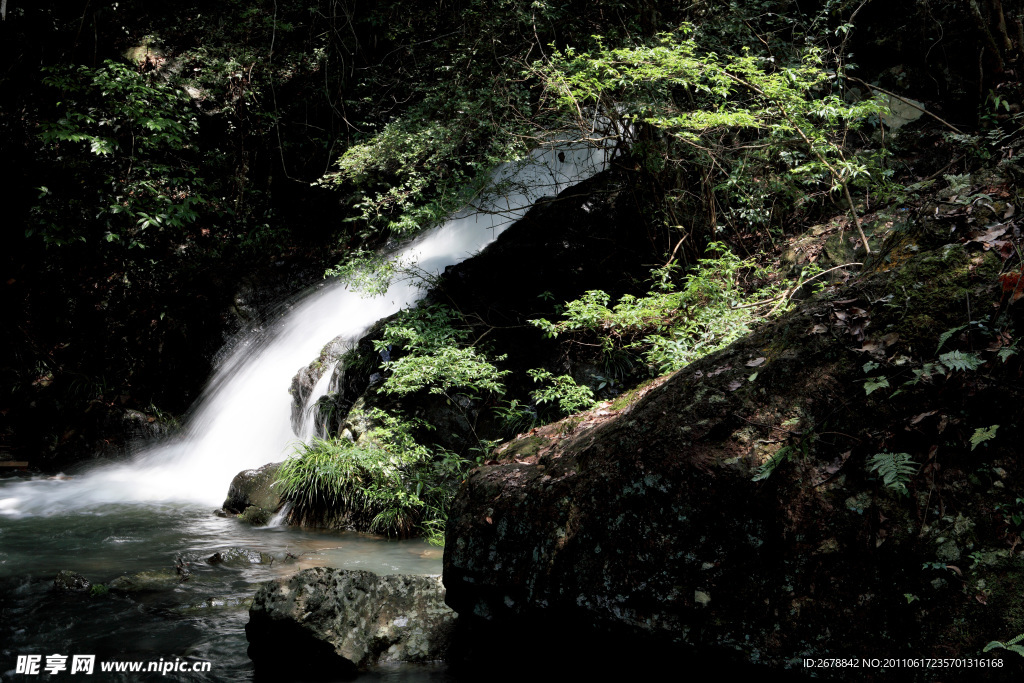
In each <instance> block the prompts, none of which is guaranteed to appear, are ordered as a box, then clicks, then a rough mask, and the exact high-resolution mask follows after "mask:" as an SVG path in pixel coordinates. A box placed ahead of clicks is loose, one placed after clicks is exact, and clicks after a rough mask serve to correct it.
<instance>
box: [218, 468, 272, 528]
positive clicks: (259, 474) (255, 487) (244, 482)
mask: <svg viewBox="0 0 1024 683" xmlns="http://www.w3.org/2000/svg"><path fill="white" fill-rule="evenodd" d="M280 466H281V464H280V463H270V464H269V465H264V466H263V467H261V468H259V469H256V470H245V471H244V472H239V473H238V474H236V475H235V478H234V479H232V480H231V486H230V487H228V497H227V499H226V500H225V501H224V509H225V510H227V511H228V512H233V513H235V514H239V513H246V514H247V515H248V519H247V521H262V523H263V524H266V521H267V520H269V519H270V518H271V517H272V516H273V514H274V513H275V512H277V511H278V510H279V509H280V508H281V505H282V504H283V503H284V501H283V500H282V499H281V496H280V495H279V494H278V493H277V489H276V488H275V487H274V485H273V484H274V481H275V480H276V478H277V468H279V467H280ZM250 508H255V510H250Z"/></svg>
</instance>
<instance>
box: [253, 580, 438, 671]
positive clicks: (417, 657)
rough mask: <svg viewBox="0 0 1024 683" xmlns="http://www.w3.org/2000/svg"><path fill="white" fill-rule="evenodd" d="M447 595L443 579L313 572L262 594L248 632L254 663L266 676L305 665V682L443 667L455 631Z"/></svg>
mask: <svg viewBox="0 0 1024 683" xmlns="http://www.w3.org/2000/svg"><path fill="white" fill-rule="evenodd" d="M444 595H445V591H444V586H443V585H442V583H441V578H440V577H439V576H416V575H407V574H393V575H387V576H378V575H377V574H374V573H372V572H368V571H357V570H344V569H328V568H325V567H315V568H313V569H306V570H303V571H301V572H299V573H298V574H295V575H294V576H292V577H290V578H288V579H280V580H277V581H271V582H268V583H265V584H263V585H262V586H261V587H260V589H259V590H258V591H257V593H256V597H255V598H253V603H252V607H251V608H250V610H249V623H248V624H247V625H246V627H245V633H246V637H247V638H248V639H249V657H250V658H252V660H253V661H254V662H255V663H256V667H257V669H258V670H261V671H264V672H269V671H272V670H276V669H278V668H280V667H282V666H288V667H294V663H295V662H296V661H299V660H301V661H302V662H303V667H302V668H303V672H304V674H306V675H315V676H331V677H337V676H339V675H345V674H350V673H353V672H355V671H356V670H359V669H365V668H367V667H370V666H373V665H376V664H385V663H389V662H430V661H437V660H441V659H444V658H445V656H446V654H447V652H448V650H449V648H450V645H451V638H452V634H453V632H454V625H455V613H454V612H452V610H451V609H450V608H449V607H448V606H447V605H445V603H444ZM283 653H287V656H286V657H285V656H282V654H283ZM291 671H292V673H294V670H293V669H291Z"/></svg>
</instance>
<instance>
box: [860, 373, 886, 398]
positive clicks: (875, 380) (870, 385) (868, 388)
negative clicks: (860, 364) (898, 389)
mask: <svg viewBox="0 0 1024 683" xmlns="http://www.w3.org/2000/svg"><path fill="white" fill-rule="evenodd" d="M888 386H889V380H888V379H886V378H885V377H870V378H868V379H866V380H864V393H865V395H870V394H871V392H873V391H877V390H878V389H885V388H886V387H888Z"/></svg>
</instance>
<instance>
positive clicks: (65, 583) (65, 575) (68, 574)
mask: <svg viewBox="0 0 1024 683" xmlns="http://www.w3.org/2000/svg"><path fill="white" fill-rule="evenodd" d="M91 586H92V583H91V582H90V581H89V579H87V578H85V577H84V576H82V575H81V574H78V573H77V572H73V571H70V570H67V569H62V570H61V571H59V572H57V578H55V579H54V580H53V587H54V588H55V589H56V590H59V591H75V592H80V591H87V590H89V588H90V587H91Z"/></svg>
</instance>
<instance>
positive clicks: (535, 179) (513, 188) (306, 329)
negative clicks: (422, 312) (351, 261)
mask: <svg viewBox="0 0 1024 683" xmlns="http://www.w3.org/2000/svg"><path fill="white" fill-rule="evenodd" d="M608 154H609V152H608V150H606V149H601V148H590V147H586V146H583V145H569V144H562V145H559V146H557V147H555V148H548V149H545V150H537V151H535V152H534V153H533V154H532V155H531V156H530V158H529V159H528V160H527V161H526V163H519V164H509V165H506V166H503V167H501V168H499V169H498V170H497V171H496V172H495V180H496V181H497V183H498V185H497V186H498V187H503V188H506V189H505V190H503V191H502V193H501V194H500V195H494V196H492V197H491V198H490V199H488V200H487V204H486V206H483V207H480V206H477V207H469V208H467V209H464V210H463V211H461V212H459V213H458V214H456V216H455V217H454V218H452V219H451V220H449V221H448V222H447V223H445V224H444V225H441V226H439V227H437V228H435V229H433V230H431V231H429V232H428V233H426V234H424V235H423V236H421V237H419V238H418V239H416V240H414V241H413V242H411V243H410V244H409V245H408V246H406V247H405V248H404V249H402V250H400V251H399V252H397V253H396V254H395V258H397V259H401V260H402V261H404V262H414V263H416V265H417V266H418V268H420V269H422V270H423V271H425V272H427V273H435V274H437V273H441V272H442V271H443V270H444V269H445V268H446V267H447V266H450V265H453V264H456V263H459V262H461V261H463V260H464V259H466V258H468V257H469V256H472V255H473V254H474V253H476V252H478V251H479V250H481V249H483V248H484V247H485V246H487V245H488V244H490V243H491V242H492V241H494V239H495V238H497V236H498V235H499V234H500V233H501V232H502V231H503V230H504V229H505V228H506V227H508V226H509V225H510V224H511V223H513V222H515V221H516V220H518V219H519V218H521V217H522V216H523V215H524V214H525V213H526V211H527V210H528V209H529V208H530V206H532V205H533V203H534V202H536V201H537V200H538V199H540V198H541V197H543V196H545V195H555V194H558V192H560V191H562V190H564V189H565V188H567V187H569V186H571V185H573V184H575V183H578V182H580V181H582V180H585V179H586V178H588V177H590V176H592V175H593V174H594V173H596V172H597V171H599V170H601V169H602V168H603V167H604V166H605V165H606V163H607V155H608ZM422 296H423V292H422V291H421V290H420V289H419V288H417V287H416V286H414V284H412V283H409V282H405V281H400V282H395V283H394V284H392V286H391V287H390V289H388V291H387V293H386V294H384V295H382V296H380V297H376V298H362V297H361V296H360V295H359V294H358V293H353V292H350V291H348V289H347V288H346V287H345V286H344V285H343V284H341V283H339V282H331V283H328V284H327V285H325V286H321V287H319V288H316V289H314V290H313V291H312V292H310V293H308V294H306V295H305V296H304V297H302V298H301V299H300V300H299V301H298V302H296V303H295V304H294V305H293V306H292V307H291V308H290V310H288V311H287V312H286V313H285V314H284V315H282V316H281V317H280V318H279V319H278V320H277V321H276V322H274V323H273V324H272V325H271V326H270V328H269V330H268V331H266V332H264V333H262V334H261V335H254V336H253V337H251V338H248V339H246V340H244V341H242V342H241V343H239V344H238V345H237V346H236V347H235V348H234V349H233V350H232V352H231V354H230V355H229V356H228V357H227V359H226V360H225V361H224V362H223V363H222V364H221V365H220V367H219V368H218V369H217V371H216V372H215V374H214V376H213V378H212V379H211V380H210V383H209V385H208V386H207V388H206V390H205V392H204V393H203V396H202V398H200V400H199V401H198V402H197V404H196V405H195V406H193V409H192V410H191V412H190V416H189V418H188V419H187V421H186V424H185V427H184V428H183V430H182V432H181V433H180V434H179V435H177V436H175V437H174V438H172V439H166V440H162V441H158V442H156V443H154V444H153V445H151V446H149V447H147V448H144V449H143V450H142V451H141V452H139V453H138V454H137V455H136V456H135V457H134V458H133V459H132V460H130V461H128V462H126V463H123V464H118V465H108V466H103V467H98V468H96V469H94V470H92V471H89V472H86V473H84V474H81V475H78V476H75V477H71V478H67V479H62V480H55V479H40V480H33V481H25V482H18V483H15V484H9V485H6V486H4V487H3V488H0V514H3V515H9V516H22V515H39V514H44V515H45V514H55V513H61V512H64V511H69V510H79V509H84V508H91V507H96V506H100V505H105V504H116V503H159V502H171V501H182V502H195V503H201V504H204V505H210V506H219V505H220V504H221V503H222V502H223V500H224V497H225V495H226V493H227V489H228V484H229V483H230V482H231V479H232V478H233V477H234V476H235V475H236V474H237V473H238V472H240V471H242V470H245V469H250V468H254V467H260V466H262V465H264V464H266V463H268V462H276V461H280V460H282V459H284V457H286V456H287V455H288V454H289V452H290V451H291V448H292V446H293V444H294V442H295V440H296V437H295V435H294V434H293V432H292V427H291V420H290V415H291V402H292V397H291V395H290V394H289V392H288V388H289V386H290V383H291V379H292V377H293V376H294V375H295V373H296V372H297V371H298V370H299V368H301V367H303V366H304V365H305V364H306V363H308V362H309V361H310V360H311V359H313V358H315V357H316V356H317V355H318V354H319V353H320V351H321V349H322V348H323V347H324V345H325V344H327V343H328V342H330V341H331V340H333V339H334V338H335V337H337V336H338V335H339V334H341V335H344V336H345V337H348V338H349V339H350V340H353V341H354V340H358V339H359V337H360V336H362V334H363V333H364V332H365V330H366V329H367V328H368V327H369V326H370V325H372V324H373V323H374V322H376V321H377V320H379V319H381V318H383V317H386V316H388V315H391V314H392V313H395V312H397V311H398V310H400V309H402V308H405V307H408V306H410V305H412V304H413V303H415V302H416V301H417V300H418V299H419V298H420V297H422ZM324 374H325V376H329V375H330V374H331V373H330V370H328V371H326V372H325V373H324ZM327 384H328V382H327V381H326V379H324V380H322V381H321V382H318V383H317V386H316V388H315V390H314V393H313V396H311V397H310V400H309V402H307V405H311V404H312V403H313V402H315V401H316V399H317V398H318V397H319V396H320V395H323V393H324V392H325V391H326V387H327ZM318 392H319V393H318ZM304 431H306V432H307V433H305V434H303V435H302V436H304V437H308V431H309V430H308V429H307V430H304Z"/></svg>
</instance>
